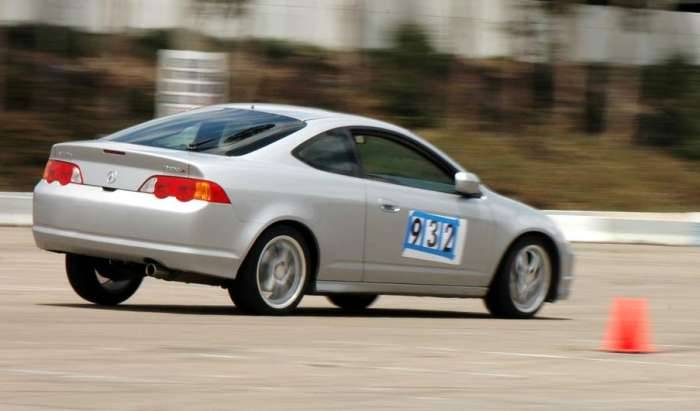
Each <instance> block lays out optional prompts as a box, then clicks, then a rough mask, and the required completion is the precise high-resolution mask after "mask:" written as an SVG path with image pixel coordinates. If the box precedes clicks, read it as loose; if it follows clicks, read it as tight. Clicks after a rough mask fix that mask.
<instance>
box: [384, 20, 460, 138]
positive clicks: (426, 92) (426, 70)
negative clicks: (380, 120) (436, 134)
mask: <svg viewBox="0 0 700 411" xmlns="http://www.w3.org/2000/svg"><path fill="white" fill-rule="evenodd" d="M370 58H371V62H372V66H373V68H374V69H375V70H374V71H375V76H374V83H375V84H376V89H377V91H378V92H379V94H380V95H381V98H382V101H383V108H384V110H386V112H387V113H388V114H390V115H392V116H395V117H396V118H397V121H399V122H401V123H402V124H404V125H406V126H407V127H434V126H436V125H437V124H438V122H439V118H440V115H441V114H444V109H445V103H446V101H445V93H444V92H443V93H440V91H441V90H440V88H439V85H440V83H443V82H444V81H445V78H446V77H447V76H448V75H449V67H450V62H451V59H452V56H449V55H446V54H440V53H438V52H437V51H436V50H435V49H434V48H433V46H432V45H431V44H430V39H429V38H428V35H427V33H426V32H425V31H424V30H423V29H422V28H421V27H420V26H418V25H415V24H410V23H409V24H402V25H400V26H399V27H398V29H397V30H396V31H395V32H394V34H393V44H392V47H391V48H388V49H384V50H376V51H373V52H371V53H370Z"/></svg>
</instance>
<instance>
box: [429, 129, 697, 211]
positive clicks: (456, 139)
mask: <svg viewBox="0 0 700 411" xmlns="http://www.w3.org/2000/svg"><path fill="white" fill-rule="evenodd" d="M423 134H424V135H425V136H426V137H427V138H428V139H429V140H431V141H432V142H433V143H435V144H436V145H437V146H438V147H440V148H441V149H443V150H445V151H446V152H447V153H449V154H450V155H451V156H453V157H454V158H455V159H456V160H458V161H459V162H460V163H461V164H462V165H463V166H464V167H466V168H467V169H468V170H470V171H473V172H475V173H477V174H479V176H480V177H481V179H482V180H483V181H484V182H485V183H486V184H487V185H489V186H490V187H492V188H493V189H495V190H496V191H498V192H500V193H503V194H506V195H510V196H514V197H515V198H518V199H520V200H522V201H525V202H526V203H529V204H531V205H533V206H536V207H538V208H546V209H571V210H616V211H700V163H698V162H687V161H682V160H679V159H677V158H675V157H672V156H670V155H669V154H666V153H663V152H659V151H657V150H652V149H648V148H644V147H639V146H635V145H631V144H629V143H626V142H624V141H622V140H623V139H621V138H616V137H615V136H606V137H601V138H594V137H588V136H567V137H558V138H556V137H551V136H522V137H512V136H494V135H474V134H470V135H458V134H455V135H450V134H449V133H446V132H437V131H433V132H426V133H423Z"/></svg>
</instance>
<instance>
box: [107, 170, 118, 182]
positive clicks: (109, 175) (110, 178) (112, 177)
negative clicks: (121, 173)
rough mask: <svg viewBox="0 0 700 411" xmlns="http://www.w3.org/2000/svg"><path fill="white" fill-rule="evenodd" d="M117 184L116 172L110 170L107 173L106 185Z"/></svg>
mask: <svg viewBox="0 0 700 411" xmlns="http://www.w3.org/2000/svg"><path fill="white" fill-rule="evenodd" d="M116 182H117V170H110V171H109V172H108V173H107V184H114V183H116Z"/></svg>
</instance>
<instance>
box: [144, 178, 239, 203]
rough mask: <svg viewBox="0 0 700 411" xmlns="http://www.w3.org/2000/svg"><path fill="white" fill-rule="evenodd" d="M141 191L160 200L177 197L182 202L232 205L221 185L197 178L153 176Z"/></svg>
mask: <svg viewBox="0 0 700 411" xmlns="http://www.w3.org/2000/svg"><path fill="white" fill-rule="evenodd" d="M139 191H141V192H143V193H152V194H154V195H155V196H156V197H158V198H167V197H175V198H177V199H178V200H180V201H190V200H202V201H208V202H210V203H223V204H230V203H231V201H230V200H229V199H228V196H227V195H226V192H225V191H224V189H223V188H221V186H220V185H218V184H216V183H214V182H211V181H207V180H198V179H195V178H185V177H174V176H153V177H151V178H149V179H148V180H146V182H145V183H143V185H142V186H141V188H140V189H139Z"/></svg>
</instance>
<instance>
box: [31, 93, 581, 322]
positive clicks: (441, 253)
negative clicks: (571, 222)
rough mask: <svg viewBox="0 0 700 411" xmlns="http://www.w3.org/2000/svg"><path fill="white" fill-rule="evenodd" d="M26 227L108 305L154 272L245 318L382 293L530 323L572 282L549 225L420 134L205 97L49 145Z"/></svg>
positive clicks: (559, 240)
mask: <svg viewBox="0 0 700 411" xmlns="http://www.w3.org/2000/svg"><path fill="white" fill-rule="evenodd" d="M33 231H34V238H35V240H36V244H37V245H38V246H39V247H40V248H42V249H45V250H49V251H54V252H59V253H64V254H66V271H67V274H68V280H69V282H70V284H71V286H72V287H73V289H74V290H75V292H76V293H77V294H78V295H79V296H81V297H82V298H84V299H85V300H88V301H90V302H93V303H96V304H106V305H110V304H118V303H121V302H122V301H124V300H126V299H127V298H129V297H130V296H131V295H133V294H134V292H135V291H136V290H137V289H138V287H139V285H140V284H141V281H142V279H143V277H144V276H151V277H156V278H160V279H165V280H172V281H181V282H192V283H203V284H211V285H218V286H221V287H224V288H226V289H228V292H229V294H230V296H231V299H232V300H233V302H234V303H235V304H236V306H237V307H238V308H239V309H240V310H241V311H243V312H248V313H256V314H282V313H287V312H289V311H291V310H293V309H294V308H295V307H296V306H297V305H298V304H299V302H300V300H301V299H302V297H303V296H304V295H305V294H316V295H325V296H327V297H328V299H329V300H330V301H331V302H332V303H333V304H335V305H337V306H339V307H341V308H343V309H347V310H361V309H364V308H366V307H368V306H369V305H370V304H372V302H374V301H375V300H376V299H377V296H378V295H380V294H396V295H414V296H438V297H473V298H483V299H484V301H485V303H486V307H487V308H488V310H489V311H490V312H491V313H493V314H494V315H496V316H500V317H509V318H528V317H532V316H534V315H535V313H537V311H538V310H539V309H540V308H541V307H542V305H543V304H544V303H545V302H553V301H556V300H559V299H564V298H566V297H567V296H568V294H569V289H570V286H571V282H572V279H573V274H572V265H573V254H572V251H571V248H570V247H569V245H568V243H567V242H566V240H565V239H564V237H563V236H562V234H561V232H560V231H559V230H558V228H557V227H556V226H555V224H554V223H553V222H552V221H551V220H550V219H549V218H547V217H546V216H545V215H544V214H542V213H540V212H539V211H537V210H535V209H532V208H530V207H528V206H526V205H523V204H521V203H518V202H516V201H513V200H510V199H508V198H505V197H503V196H500V195H498V194H496V193H495V192H493V191H491V190H489V189H488V188H487V187H485V186H484V185H482V184H481V183H480V182H479V179H478V178H477V177H476V176H475V175H474V174H470V173H468V172H466V171H465V170H464V169H463V168H462V167H461V166H460V165H459V164H458V163H456V162H455V161H453V160H452V159H450V158H449V157H448V156H447V155H445V154H444V153H442V152H441V151H440V150H438V149H437V148H436V147H434V146H433V145H431V144H429V143H428V142H426V141H424V140H423V139H421V138H419V137H417V136H416V135H414V134H413V133H411V132H410V131H408V130H405V129H403V128H400V127H397V126H394V125H392V124H388V123H385V122H381V121H377V120H373V119H369V118H364V117H359V116H354V115H348V114H340V113H334V112H329V111H323V110H318V109H310V108H304V107H293V106H281V105H263V104H261V105H257V104H256V105H251V104H229V105H222V106H213V107H207V108H202V109H197V110H193V111H190V112H187V113H182V114H177V115H173V116H169V117H164V118H160V119H156V120H152V121H149V122H146V123H144V124H141V125H137V126H134V127H131V128H128V129H126V130H123V131H120V132H117V133H115V134H112V135H110V136H107V137H104V138H101V139H97V140H89V141H79V142H72V143H61V144H56V145H54V146H53V148H52V149H51V154H50V158H49V161H48V163H47V165H46V168H45V171H44V175H43V178H42V180H41V181H40V182H39V183H38V184H37V186H36V188H35V189H34V227H33Z"/></svg>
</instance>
